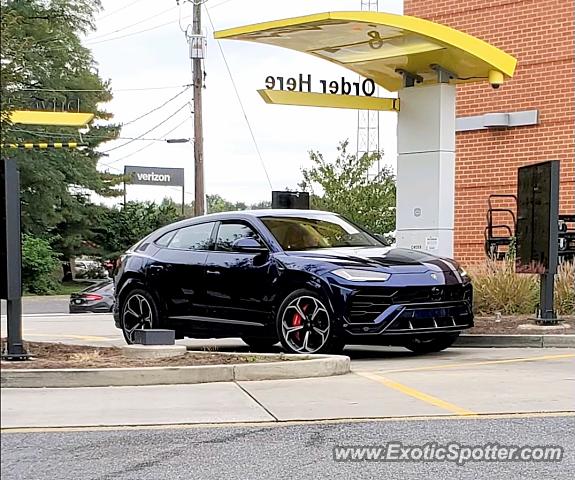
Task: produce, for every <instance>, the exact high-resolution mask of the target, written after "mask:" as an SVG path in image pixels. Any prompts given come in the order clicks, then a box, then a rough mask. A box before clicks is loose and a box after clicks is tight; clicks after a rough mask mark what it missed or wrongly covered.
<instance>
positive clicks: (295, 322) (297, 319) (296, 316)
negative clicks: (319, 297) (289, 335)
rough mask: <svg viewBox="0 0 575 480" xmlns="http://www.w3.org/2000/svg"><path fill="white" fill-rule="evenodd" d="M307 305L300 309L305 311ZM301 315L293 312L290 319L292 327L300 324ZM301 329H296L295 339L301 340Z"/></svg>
mask: <svg viewBox="0 0 575 480" xmlns="http://www.w3.org/2000/svg"><path fill="white" fill-rule="evenodd" d="M307 307H308V305H307V304H306V305H304V306H303V308H302V311H303V312H304V313H305V311H306V310H307ZM301 321H302V318H301V315H300V314H299V313H297V312H295V313H294V316H293V319H292V324H291V326H292V327H299V326H300V325H301ZM300 333H301V330H298V331H297V332H295V333H294V337H295V338H296V340H297V341H298V342H299V341H300V340H301V335H300Z"/></svg>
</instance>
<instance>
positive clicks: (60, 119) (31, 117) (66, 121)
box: [9, 110, 94, 127]
mask: <svg viewBox="0 0 575 480" xmlns="http://www.w3.org/2000/svg"><path fill="white" fill-rule="evenodd" d="M93 118H94V114H93V113H74V112H47V111H41V110H14V111H13V112H10V114H9V119H10V121H11V122H12V123H21V124H23V125H54V126H59V127H83V126H85V125H87V124H88V123H89V122H91V121H92V119H93Z"/></svg>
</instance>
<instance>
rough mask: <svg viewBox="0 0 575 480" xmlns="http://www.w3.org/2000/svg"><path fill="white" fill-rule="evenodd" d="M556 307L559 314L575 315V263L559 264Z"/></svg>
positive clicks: (556, 279) (556, 282)
mask: <svg viewBox="0 0 575 480" xmlns="http://www.w3.org/2000/svg"><path fill="white" fill-rule="evenodd" d="M555 308H556V310H557V314H559V315H575V263H574V262H571V263H569V262H564V263H562V264H561V265H559V269H558V270H557V276H556V277H555Z"/></svg>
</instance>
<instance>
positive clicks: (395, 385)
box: [356, 372, 477, 416]
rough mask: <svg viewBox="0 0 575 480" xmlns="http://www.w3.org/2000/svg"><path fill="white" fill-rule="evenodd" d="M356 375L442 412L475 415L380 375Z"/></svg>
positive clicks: (360, 373) (366, 373)
mask: <svg viewBox="0 0 575 480" xmlns="http://www.w3.org/2000/svg"><path fill="white" fill-rule="evenodd" d="M356 373H357V374H358V375H361V376H362V377H365V378H369V379H370V380H375V381H376V382H379V383H382V384H383V385H385V386H386V387H388V388H391V389H393V390H397V391H398V392H401V393H403V394H404V395H408V396H410V397H413V398H416V399H417V400H421V401H422V402H425V403H428V404H430V405H433V406H435V407H438V408H441V409H443V410H447V411H448V412H451V413H454V414H455V415H460V416H468V415H477V414H476V413H475V412H472V411H471V410H467V409H465V408H462V407H459V406H457V405H455V404H453V403H450V402H446V401H445V400H441V399H440V398H437V397H434V396H432V395H428V394H427V393H424V392H421V391H419V390H416V389H415V388H411V387H408V386H407V385H404V384H402V383H399V382H396V381H394V380H390V379H389V378H386V377H383V376H381V375H377V374H375V373H370V372H356Z"/></svg>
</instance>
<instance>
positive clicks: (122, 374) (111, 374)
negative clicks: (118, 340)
mask: <svg viewBox="0 0 575 480" xmlns="http://www.w3.org/2000/svg"><path fill="white" fill-rule="evenodd" d="M195 353H198V352H195ZM204 353H210V352H204ZM243 355H249V356H252V357H253V356H270V354H268V355H265V354H262V355H260V354H257V353H250V354H243ZM284 358H286V359H287V361H280V362H268V363H249V364H239V365H202V366H192V367H145V368H92V369H88V368H86V369H81V368H78V369H67V368H63V369H30V370H16V369H14V370H11V369H4V370H2V372H1V373H0V384H1V385H2V388H77V387H110V386H114V387H120V386H121V387H126V386H140V385H186V384H194V383H208V382H234V381H248V380H280V379H288V378H311V377H329V376H332V375H344V374H346V373H349V372H350V360H349V357H345V356H343V355H306V356H303V359H302V355H284ZM290 360H291V361H290Z"/></svg>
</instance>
